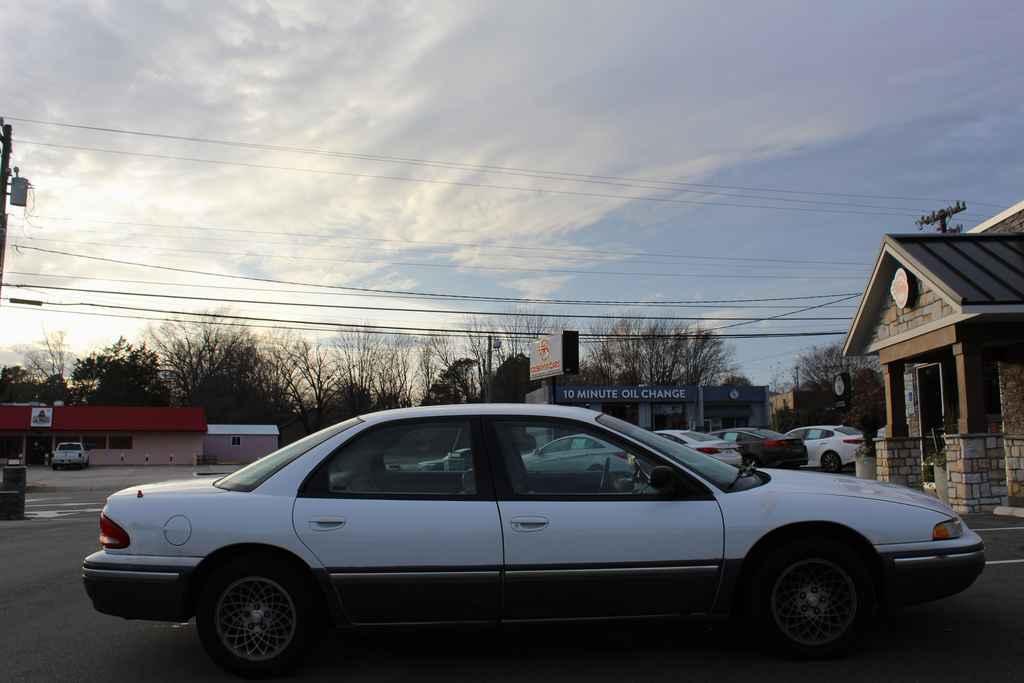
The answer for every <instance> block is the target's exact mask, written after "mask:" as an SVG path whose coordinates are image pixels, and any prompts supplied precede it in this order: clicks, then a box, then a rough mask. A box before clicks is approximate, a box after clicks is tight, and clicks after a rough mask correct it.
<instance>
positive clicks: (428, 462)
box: [305, 419, 477, 499]
mask: <svg viewBox="0 0 1024 683" xmlns="http://www.w3.org/2000/svg"><path fill="white" fill-rule="evenodd" d="M476 455H477V454H476V453H475V451H474V447H473V420H470V419H437V420H416V421H402V422H395V423H392V424H384V425H381V426H379V427H374V428H372V429H370V430H368V431H367V432H366V433H365V434H360V435H359V436H357V437H355V438H354V439H353V440H351V441H350V442H348V443H345V444H342V445H341V446H340V447H339V448H338V450H336V451H335V452H334V453H332V454H331V456H330V457H329V458H328V459H327V461H326V462H325V464H324V465H321V467H320V468H319V469H318V470H317V472H316V474H315V475H314V477H313V478H312V479H311V480H310V484H309V487H308V488H307V489H306V491H305V493H306V495H309V496H327V497H348V496H351V497H359V498H376V497H380V498H396V497H397V498H402V497H405V496H410V497H413V498H418V497H420V496H426V497H433V496H437V497H439V498H445V499H448V498H462V497H475V496H476V494H477V481H476V477H477V467H476V460H475V459H476Z"/></svg>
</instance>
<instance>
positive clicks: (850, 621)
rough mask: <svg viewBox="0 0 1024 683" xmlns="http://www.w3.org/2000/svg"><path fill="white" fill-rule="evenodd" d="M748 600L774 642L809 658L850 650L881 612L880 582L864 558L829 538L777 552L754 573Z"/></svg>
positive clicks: (796, 543)
mask: <svg viewBox="0 0 1024 683" xmlns="http://www.w3.org/2000/svg"><path fill="white" fill-rule="evenodd" d="M748 599H749V600H750V608H751V612H752V614H753V616H754V618H755V620H756V621H757V622H758V625H759V629H760V630H761V632H762V633H765V634H767V635H768V636H769V640H770V642H771V643H772V644H774V645H776V646H778V647H779V648H781V649H782V650H783V651H784V652H786V653H788V654H790V655H795V656H797V657H801V658H806V659H826V658H830V657H838V656H841V655H843V654H845V653H846V652H847V651H848V650H849V649H850V648H851V646H853V645H854V644H855V643H856V641H857V639H858V637H859V636H860V634H861V633H862V631H863V630H864V627H865V625H866V624H867V623H868V621H870V619H871V617H872V615H873V614H874V611H875V587H874V582H873V581H872V579H871V575H870V574H869V572H868V570H867V568H866V567H865V566H864V561H863V560H862V559H861V558H860V556H859V555H857V553H855V552H854V551H853V550H851V549H850V548H848V547H847V546H846V545H844V544H842V543H839V542H837V541H834V540H831V539H828V538H815V537H812V538H807V539H802V540H799V541H793V542H790V543H787V544H785V545H783V546H780V547H779V548H776V549H775V550H773V551H771V552H770V553H769V554H768V555H767V556H766V557H764V559H763V561H762V562H760V564H759V566H758V568H757V569H756V571H755V572H754V575H753V579H752V581H751V585H750V592H749V597H748Z"/></svg>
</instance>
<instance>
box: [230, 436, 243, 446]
mask: <svg viewBox="0 0 1024 683" xmlns="http://www.w3.org/2000/svg"><path fill="white" fill-rule="evenodd" d="M231 445H232V446H241V445H242V437H240V436H233V437H231Z"/></svg>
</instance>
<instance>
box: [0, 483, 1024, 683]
mask: <svg viewBox="0 0 1024 683" xmlns="http://www.w3.org/2000/svg"><path fill="white" fill-rule="evenodd" d="M174 472H175V473H184V474H186V475H187V474H189V471H188V470H187V468H185V469H178V470H175V471H174ZM142 474H146V475H147V476H146V477H145V479H139V477H140V476H141V475H142ZM104 476H105V477H110V479H109V481H108V482H107V483H114V484H115V486H116V487H117V488H121V487H123V486H124V485H126V483H125V482H124V481H120V480H118V477H119V476H120V477H122V479H123V477H124V476H128V477H135V478H136V479H137V481H136V483H139V482H141V481H144V480H148V481H157V480H161V479H166V478H168V477H167V476H166V473H165V472H154V471H152V470H150V472H148V473H130V474H126V475H121V474H118V475H115V474H114V473H110V474H105V475H104ZM67 481H68V483H69V484H70V485H69V486H68V487H67V488H62V487H61V486H54V487H53V488H54V490H52V491H39V492H35V493H30V494H29V501H28V503H29V506H28V507H29V510H30V511H32V513H33V518H32V519H30V520H28V521H24V522H0V558H2V562H0V614H3V620H2V629H0V633H2V638H0V667H2V668H0V671H3V676H0V678H3V679H4V680H16V681H108V680H113V679H115V678H117V679H120V680H139V679H144V680H167V681H179V680H185V679H187V680H199V681H206V680H229V679H230V678H229V677H228V676H226V675H225V674H223V673H222V672H221V671H220V670H219V669H217V668H216V667H214V666H213V665H212V664H211V663H210V662H209V660H208V659H207V658H206V656H205V654H204V653H203V651H202V649H201V648H200V645H199V643H198V640H197V639H196V637H195V633H194V625H193V624H191V623H189V624H160V623H149V622H130V621H125V620H122V619H117V618H113V617H107V616H104V615H101V614H98V613H96V612H94V611H93V609H92V606H91V604H90V602H89V600H88V598H87V597H86V595H85V592H84V590H83V589H82V585H81V578H80V562H81V558H82V557H84V556H85V555H87V554H88V553H89V552H91V551H93V550H95V549H96V547H97V543H96V534H97V524H96V516H97V513H96V512H95V509H96V508H97V507H100V506H101V505H102V501H103V498H104V495H105V494H104V493H103V492H100V491H94V490H89V489H90V488H93V487H92V486H91V485H86V484H87V483H88V480H87V479H86V478H83V479H82V480H81V482H79V481H78V480H77V479H75V480H74V481H72V480H70V479H69V480H67ZM57 483H60V482H57ZM967 521H968V523H969V524H970V525H971V526H972V527H973V528H976V529H978V530H979V531H980V533H981V535H982V536H984V538H985V540H986V543H987V545H988V559H989V560H990V562H992V563H993V564H990V565H989V566H988V567H986V570H985V573H984V574H983V575H982V577H981V578H980V579H979V580H978V582H977V583H976V584H975V585H974V586H972V587H971V588H970V589H969V590H968V591H966V592H964V593H962V594H961V595H958V596H956V597H954V598H951V599H948V600H945V601H942V602H937V603H933V604H929V605H923V606H920V607H916V608H912V609H908V610H904V611H901V612H899V613H897V614H895V615H892V616H889V617H886V618H884V619H883V620H882V621H881V622H880V623H879V624H878V626H877V628H876V629H875V630H874V631H873V632H872V633H871V634H869V635H868V636H867V637H866V638H865V641H864V643H863V647H862V649H861V650H859V651H858V652H857V653H856V654H854V655H852V656H850V657H849V658H847V659H845V660H842V661H841V662H810V663H808V662H799V661H791V660H787V659H782V658H779V657H776V656H772V655H770V654H766V653H764V652H762V651H761V649H760V648H759V647H758V646H757V644H756V642H751V641H749V640H745V639H744V638H743V637H742V636H741V635H740V634H739V632H738V631H736V630H735V629H734V627H732V626H731V625H730V624H700V623H698V624H682V623H665V622H663V623H651V624H635V623H634V624H620V625H607V624H590V625H582V626H581V625H571V626H569V625H562V626H544V627H541V626H529V627H525V626H524V627H519V628H516V629H514V630H512V629H508V630H473V631H452V630H427V629H419V630H415V631H414V630H409V631H405V632H398V633H396V632H377V633H367V634H352V633H340V632H339V633H331V634H327V635H326V637H325V638H324V640H323V642H322V643H321V644H320V645H319V646H318V647H317V648H316V649H315V650H314V651H313V653H312V655H311V657H310V660H309V662H308V663H307V665H306V666H304V667H303V668H302V669H301V670H300V671H299V672H298V674H297V675H296V678H297V679H298V680H309V681H318V680H337V679H338V678H341V677H343V680H345V681H352V682H355V681H375V682H382V681H393V680H404V679H407V678H409V677H412V676H415V677H416V678H417V679H420V680H445V681H451V680H472V681H479V680H488V681H524V682H527V683H536V681H538V680H550V679H555V678H557V679H560V680H566V681H588V682H594V681H605V680H607V681H615V682H616V683H623V682H624V681H651V680H665V681H669V680H671V681H679V680H680V679H688V680H710V679H712V678H713V679H715V680H716V681H719V680H729V679H742V680H749V679H753V678H759V679H764V680H767V681H776V680H778V681H787V682H788V681H793V680H814V681H816V683H820V681H821V680H826V679H827V680H829V681H830V683H835V682H838V681H857V682H858V683H863V681H865V680H871V679H874V680H879V681H893V680H901V681H903V680H906V681H929V682H932V681H936V680H939V681H954V680H964V681H966V680H971V681H978V680H1016V678H1017V677H1018V676H1019V675H1020V672H1021V671H1024V524H1022V523H1021V522H1022V520H1019V519H1016V520H1014V519H1006V518H997V517H992V516H989V515H977V516H971V517H968V518H967Z"/></svg>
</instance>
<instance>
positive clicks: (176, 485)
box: [114, 477, 224, 497]
mask: <svg viewBox="0 0 1024 683" xmlns="http://www.w3.org/2000/svg"><path fill="white" fill-rule="evenodd" d="M217 479H219V477H193V478H191V479H175V480H173V481H161V482H158V483H156V484H140V485H138V486H129V487H128V488H126V489H121V490H120V491H118V492H117V493H115V494H114V495H115V496H127V495H131V496H138V495H139V492H140V491H141V492H142V495H143V497H145V496H149V495H158V496H164V495H174V494H188V495H196V494H204V493H223V492H224V489H219V488H217V487H216V486H214V485H213V482H215V481H217Z"/></svg>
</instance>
